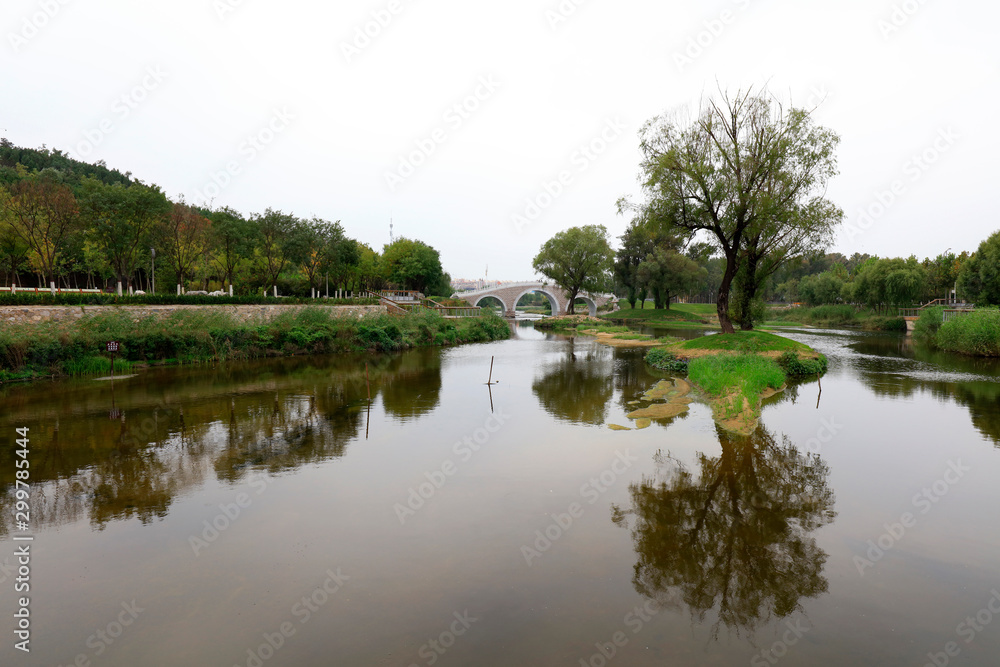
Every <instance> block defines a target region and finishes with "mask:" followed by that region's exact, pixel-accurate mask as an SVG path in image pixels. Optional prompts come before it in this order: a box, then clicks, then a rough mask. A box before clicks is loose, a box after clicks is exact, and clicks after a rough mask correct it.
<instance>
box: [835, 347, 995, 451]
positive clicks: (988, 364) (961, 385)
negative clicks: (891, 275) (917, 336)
mask: <svg viewBox="0 0 1000 667" xmlns="http://www.w3.org/2000/svg"><path fill="white" fill-rule="evenodd" d="M851 349H852V350H854V351H855V352H856V353H858V354H859V355H864V356H863V357H860V358H859V359H857V361H856V362H855V364H854V365H855V366H856V368H857V370H858V371H859V372H858V377H859V379H860V380H861V381H862V382H864V383H865V385H866V386H868V388H869V389H871V390H872V391H873V392H874V393H876V394H877V395H879V396H890V397H893V398H910V397H912V396H913V395H915V394H918V393H923V392H927V393H929V394H930V395H932V396H934V397H935V398H938V399H942V400H948V399H951V400H953V401H955V402H956V403H958V404H959V405H962V406H965V407H967V408H968V409H969V414H970V416H971V418H972V424H973V426H975V427H976V429H977V430H978V431H979V432H980V433H982V435H983V436H984V437H986V438H988V439H989V440H992V441H993V444H994V445H995V446H997V447H1000V411H998V410H997V406H998V405H1000V383H998V382H997V376H998V375H1000V362H998V361H997V360H996V359H987V358H982V357H966V356H962V355H958V354H953V353H950V352H941V351H940V350H934V349H932V348H930V347H928V346H926V345H922V344H920V343H915V342H914V341H913V340H912V338H904V337H886V336H869V337H865V338H862V339H861V340H859V341H858V342H856V343H854V344H852V345H851Z"/></svg>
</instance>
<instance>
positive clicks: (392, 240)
mask: <svg viewBox="0 0 1000 667" xmlns="http://www.w3.org/2000/svg"><path fill="white" fill-rule="evenodd" d="M395 241H396V239H394V238H393V236H392V216H391V215H390V216H389V245H392V244H393V243H394V242H395Z"/></svg>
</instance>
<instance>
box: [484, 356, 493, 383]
mask: <svg viewBox="0 0 1000 667" xmlns="http://www.w3.org/2000/svg"><path fill="white" fill-rule="evenodd" d="M486 384H493V357H492V356H491V357H490V377H489V379H488V380H486Z"/></svg>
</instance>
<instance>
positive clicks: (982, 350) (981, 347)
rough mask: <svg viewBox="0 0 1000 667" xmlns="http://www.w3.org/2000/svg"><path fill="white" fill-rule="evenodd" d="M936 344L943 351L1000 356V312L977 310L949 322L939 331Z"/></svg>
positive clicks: (935, 338) (935, 339) (935, 340)
mask: <svg viewBox="0 0 1000 667" xmlns="http://www.w3.org/2000/svg"><path fill="white" fill-rule="evenodd" d="M934 342H935V344H936V345H937V346H938V347H939V348H941V349H942V350H947V351H949V352H960V353H962V354H970V355H976V356H981V357H998V356H1000V311H998V310H995V309H992V308H991V309H977V310H974V311H972V312H971V313H969V314H968V315H959V316H957V317H953V318H952V319H950V320H948V321H947V322H945V323H944V324H942V325H941V328H940V329H938V332H937V335H936V336H935V337H934Z"/></svg>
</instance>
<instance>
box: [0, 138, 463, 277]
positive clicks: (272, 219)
mask: <svg viewBox="0 0 1000 667" xmlns="http://www.w3.org/2000/svg"><path fill="white" fill-rule="evenodd" d="M0 272H2V274H3V279H4V284H6V285H17V286H39V287H48V286H49V285H51V284H55V285H56V286H57V287H65V288H73V289H76V288H93V287H98V288H106V287H116V286H117V285H116V284H120V285H122V287H123V289H128V288H130V287H131V288H133V289H143V290H145V291H150V290H151V288H152V286H153V280H154V273H155V285H156V291H159V292H165V291H166V292H169V291H173V290H174V289H175V287H174V286H175V285H182V286H183V287H184V289H186V290H187V289H204V290H209V289H228V288H229V286H230V285H232V286H234V291H235V292H236V293H240V294H252V293H260V292H261V291H263V290H270V289H272V287H274V286H277V287H278V289H279V291H280V292H281V293H282V294H287V295H300V296H305V295H308V294H310V293H312V292H313V290H315V291H316V293H324V292H325V291H326V290H330V291H335V290H352V291H356V290H360V289H381V288H385V287H394V288H400V289H413V290H419V291H422V292H424V293H428V294H445V295H447V294H450V293H451V288H450V282H451V279H450V276H448V274H447V273H445V272H444V270H443V269H442V266H441V261H440V255H439V253H438V251H437V250H435V249H434V248H432V247H431V246H429V245H427V244H426V243H423V242H421V241H418V240H413V239H407V238H399V239H396V240H395V241H394V242H392V243H390V244H387V245H385V246H384V247H383V249H382V252H381V253H379V252H377V251H375V250H374V249H372V248H371V247H369V246H368V245H366V244H364V243H361V242H360V241H358V240H356V239H352V238H349V237H348V236H347V235H346V233H345V231H344V228H343V226H342V225H341V224H340V221H329V220H324V219H322V218H317V217H313V218H309V219H305V218H300V217H297V216H295V215H293V214H290V213H285V212H282V211H279V210H273V209H270V208H268V209H267V210H265V211H264V212H263V213H252V214H250V215H243V214H242V213H240V212H238V211H236V210H233V209H231V208H220V209H215V210H212V209H206V208H202V207H197V206H191V205H188V204H186V203H185V202H184V201H183V200H182V201H177V202H175V201H171V200H170V199H168V198H167V196H166V195H165V194H164V193H163V192H162V191H161V190H160V188H159V187H157V186H156V185H151V184H149V185H147V184H145V183H143V182H142V181H140V180H137V179H134V178H132V175H131V173H125V174H122V173H121V172H119V171H117V170H111V169H108V168H107V166H106V165H105V164H104V163H103V162H98V163H96V164H93V165H91V164H87V163H83V162H79V161H77V160H73V159H72V158H69V157H68V156H66V155H65V154H64V153H62V152H60V151H58V150H55V151H50V150H48V149H46V148H45V147H43V148H42V149H25V148H20V147H17V146H14V145H13V144H11V143H10V142H9V141H7V140H6V139H3V140H2V141H0Z"/></svg>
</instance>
